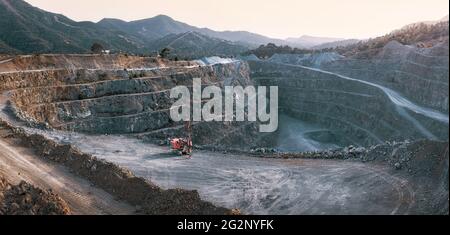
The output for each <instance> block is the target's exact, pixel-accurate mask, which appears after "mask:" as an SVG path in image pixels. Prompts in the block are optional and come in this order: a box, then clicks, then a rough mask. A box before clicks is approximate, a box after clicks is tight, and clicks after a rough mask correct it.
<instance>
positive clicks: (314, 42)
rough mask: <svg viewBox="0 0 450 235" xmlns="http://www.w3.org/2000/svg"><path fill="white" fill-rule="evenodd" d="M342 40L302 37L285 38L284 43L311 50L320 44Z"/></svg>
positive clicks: (340, 39)
mask: <svg viewBox="0 0 450 235" xmlns="http://www.w3.org/2000/svg"><path fill="white" fill-rule="evenodd" d="M342 40H344V39H343V38H328V37H314V36H308V35H303V36H301V37H299V38H287V39H286V41H287V42H290V43H291V44H294V45H295V46H297V47H303V48H311V47H314V46H318V45H320V44H324V43H331V42H336V41H342Z"/></svg>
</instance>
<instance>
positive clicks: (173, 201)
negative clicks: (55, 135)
mask: <svg viewBox="0 0 450 235" xmlns="http://www.w3.org/2000/svg"><path fill="white" fill-rule="evenodd" d="M0 124H1V125H3V126H6V127H8V128H10V129H11V130H12V132H13V133H14V136H15V137H17V138H19V139H20V140H21V141H22V143H23V144H24V145H26V146H28V147H30V148H33V149H34V150H35V152H36V154H37V155H39V156H41V157H42V158H44V159H47V160H50V161H52V162H56V163H58V164H60V165H63V166H65V167H67V168H68V169H70V170H71V171H72V172H73V173H74V174H76V175H78V176H81V177H83V178H85V179H87V180H89V181H90V182H91V183H93V184H94V185H95V186H97V187H99V188H102V189H103V190H105V191H106V192H108V193H110V194H112V195H114V196H115V197H117V198H118V199H121V200H124V201H126V202H128V203H130V204H131V205H133V206H135V207H136V208H137V209H138V213H142V214H150V215H161V214H162V215H170V214H183V215H190V214H192V215H201V214H208V215H211V214H232V213H236V211H231V210H228V209H226V208H221V207H216V206H214V205H213V204H211V203H209V202H205V201H203V200H201V198H200V196H199V194H198V192H197V191H188V190H182V189H169V190H163V189H161V188H159V187H158V186H156V185H155V184H153V183H151V182H149V181H147V180H145V179H143V178H138V177H136V176H134V175H133V174H132V173H131V172H130V171H128V170H125V169H123V168H120V167H119V166H117V165H115V164H113V163H109V162H106V161H104V160H99V159H97V158H95V157H93V156H91V155H89V154H85V153H82V152H80V151H78V150H77V149H75V148H73V147H72V146H70V145H64V144H58V143H55V142H54V141H52V140H49V139H46V138H45V137H43V136H40V135H36V134H33V135H29V134H27V133H25V132H24V131H23V129H21V128H16V127H12V126H10V125H9V124H8V123H6V122H1V123H0Z"/></svg>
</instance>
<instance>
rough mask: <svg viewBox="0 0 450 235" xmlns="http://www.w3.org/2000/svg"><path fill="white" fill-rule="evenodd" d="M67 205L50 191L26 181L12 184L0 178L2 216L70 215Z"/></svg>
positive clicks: (0, 211)
mask: <svg viewBox="0 0 450 235" xmlns="http://www.w3.org/2000/svg"><path fill="white" fill-rule="evenodd" d="M70 213H71V211H70V208H69V207H68V205H67V203H66V202H65V201H64V200H63V199H61V198H60V197H59V196H58V195H56V194H54V193H53V192H52V191H50V190H42V189H39V188H37V187H35V186H33V185H31V184H28V183H26V182H25V181H22V182H20V184H18V185H12V184H10V183H9V182H8V181H7V180H6V179H4V178H3V177H2V176H0V215H69V214H70Z"/></svg>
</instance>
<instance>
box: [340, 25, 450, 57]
mask: <svg viewBox="0 0 450 235" xmlns="http://www.w3.org/2000/svg"><path fill="white" fill-rule="evenodd" d="M448 40H449V22H448V21H441V20H439V21H434V22H419V23H414V24H409V25H407V26H405V27H403V28H401V29H399V30H395V31H393V32H391V33H389V34H386V35H384V36H381V37H377V38H373V39H370V40H367V41H361V42H359V43H356V44H352V45H348V46H344V47H341V48H337V51H338V52H339V53H340V54H342V55H345V56H354V57H357V58H371V57H373V56H375V55H376V54H378V52H380V51H381V49H382V48H384V47H385V46H386V45H387V44H388V43H390V42H392V41H397V42H399V43H401V44H403V45H414V46H417V47H432V46H433V45H435V44H437V43H442V42H447V43H448Z"/></svg>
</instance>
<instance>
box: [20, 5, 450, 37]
mask: <svg viewBox="0 0 450 235" xmlns="http://www.w3.org/2000/svg"><path fill="white" fill-rule="evenodd" d="M26 1H27V2H29V3H31V4H32V5H34V6H37V7H39V8H42V9H44V10H47V11H50V12H55V13H61V14H64V15H66V16H68V17H69V18H71V19H73V20H76V21H94V22H97V21H99V20H101V19H102V18H118V19H122V20H126V21H130V20H137V19H144V18H150V17H153V16H156V15H159V14H164V15H168V16H170V17H172V18H174V19H175V20H178V21H182V22H185V23H188V24H190V25H194V26H197V27H208V28H211V29H214V30H220V31H222V30H246V31H250V32H254V33H259V34H263V35H266V36H270V37H274V38H287V37H299V36H301V35H304V34H307V35H312V36H324V37H342V38H369V37H375V36H381V35H384V34H386V33H388V32H390V31H392V30H394V29H398V28H400V27H402V26H404V25H406V24H409V23H415V22H418V21H429V20H438V19H440V18H442V17H444V16H446V15H448V9H449V1H448V0H221V1H217V0H26Z"/></svg>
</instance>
